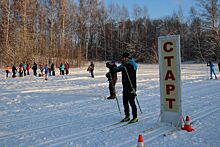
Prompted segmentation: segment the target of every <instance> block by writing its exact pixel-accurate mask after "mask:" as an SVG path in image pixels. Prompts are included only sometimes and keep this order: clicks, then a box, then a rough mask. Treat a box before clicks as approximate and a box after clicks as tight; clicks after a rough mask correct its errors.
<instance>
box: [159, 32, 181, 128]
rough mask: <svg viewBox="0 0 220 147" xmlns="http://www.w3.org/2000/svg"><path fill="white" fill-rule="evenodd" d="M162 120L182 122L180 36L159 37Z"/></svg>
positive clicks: (174, 122)
mask: <svg viewBox="0 0 220 147" xmlns="http://www.w3.org/2000/svg"><path fill="white" fill-rule="evenodd" d="M158 51H159V67H160V96H161V122H166V123H172V124H173V125H175V126H177V125H178V126H180V127H181V124H182V119H181V117H182V103H181V71H180V65H181V58H180V36H179V35H169V36H161V37H159V38H158Z"/></svg>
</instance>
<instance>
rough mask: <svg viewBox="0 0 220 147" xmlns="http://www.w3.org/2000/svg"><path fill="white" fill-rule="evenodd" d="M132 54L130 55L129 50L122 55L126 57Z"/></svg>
mask: <svg viewBox="0 0 220 147" xmlns="http://www.w3.org/2000/svg"><path fill="white" fill-rule="evenodd" d="M129 56H130V55H129V53H128V52H124V53H123V54H122V57H125V58H128V57H129Z"/></svg>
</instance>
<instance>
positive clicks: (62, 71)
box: [60, 63, 65, 75]
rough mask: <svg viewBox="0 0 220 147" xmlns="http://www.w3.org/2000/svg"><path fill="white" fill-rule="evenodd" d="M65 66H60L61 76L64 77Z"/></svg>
mask: <svg viewBox="0 0 220 147" xmlns="http://www.w3.org/2000/svg"><path fill="white" fill-rule="evenodd" d="M64 70H65V66H64V64H63V63H61V64H60V75H64Z"/></svg>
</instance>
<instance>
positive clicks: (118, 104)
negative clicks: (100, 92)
mask: <svg viewBox="0 0 220 147" xmlns="http://www.w3.org/2000/svg"><path fill="white" fill-rule="evenodd" d="M115 99H116V102H117V104H118V111H119V113H120V114H121V109H120V106H119V103H118V98H117V97H115Z"/></svg>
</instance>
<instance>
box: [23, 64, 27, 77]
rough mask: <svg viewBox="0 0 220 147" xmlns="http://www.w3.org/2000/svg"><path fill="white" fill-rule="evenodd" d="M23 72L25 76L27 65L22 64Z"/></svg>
mask: <svg viewBox="0 0 220 147" xmlns="http://www.w3.org/2000/svg"><path fill="white" fill-rule="evenodd" d="M23 71H24V76H26V71H27V65H26V64H25V63H23Z"/></svg>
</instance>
